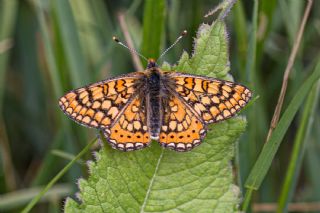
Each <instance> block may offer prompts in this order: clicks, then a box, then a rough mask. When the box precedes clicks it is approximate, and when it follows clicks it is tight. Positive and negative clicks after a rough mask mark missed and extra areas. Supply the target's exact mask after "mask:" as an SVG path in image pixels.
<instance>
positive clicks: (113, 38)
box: [112, 36, 120, 43]
mask: <svg viewBox="0 0 320 213" xmlns="http://www.w3.org/2000/svg"><path fill="white" fill-rule="evenodd" d="M112 40H114V41H115V42H117V43H119V42H120V41H119V39H118V38H117V37H115V36H112Z"/></svg>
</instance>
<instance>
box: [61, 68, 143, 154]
mask: <svg viewBox="0 0 320 213" xmlns="http://www.w3.org/2000/svg"><path fill="white" fill-rule="evenodd" d="M140 76H141V73H140V72H136V73H132V74H129V75H124V76H120V77H118V78H113V79H108V80H105V81H101V82H98V83H94V84H91V85H88V86H85V87H82V88H79V89H76V90H72V91H70V92H68V93H67V94H65V95H64V96H62V97H61V98H60V99H59V106H60V108H61V109H62V111H63V112H64V113H65V114H66V115H67V116H68V117H70V118H71V119H72V120H74V121H76V122H78V123H80V124H82V125H84V126H87V127H93V128H97V129H101V130H102V131H103V132H104V134H105V135H106V137H107V139H108V142H109V143H110V144H111V145H112V147H113V148H116V149H120V150H125V151H129V150H134V149H140V148H143V147H145V145H146V144H147V142H146V137H148V136H147V133H146V125H145V114H144V111H143V110H144V109H142V108H141V106H140V102H139V100H138V99H137V91H136V85H137V84H136V82H137V81H139V77H140ZM136 108H139V110H141V111H140V112H139V113H137V112H135V110H136ZM129 133H130V134H129ZM140 137H141V138H140Z"/></svg>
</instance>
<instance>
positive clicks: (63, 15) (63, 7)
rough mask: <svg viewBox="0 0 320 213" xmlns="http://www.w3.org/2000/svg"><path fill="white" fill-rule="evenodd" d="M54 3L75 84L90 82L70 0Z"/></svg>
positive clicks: (76, 85)
mask: <svg viewBox="0 0 320 213" xmlns="http://www.w3.org/2000/svg"><path fill="white" fill-rule="evenodd" d="M52 4H53V10H54V12H55V13H56V19H57V22H58V27H59V28H60V32H61V37H62V43H63V46H64V48H65V54H66V57H67V58H66V60H67V62H68V63H69V64H68V65H69V69H70V74H71V80H72V83H73V86H74V87H80V86H82V85H84V84H86V83H88V80H89V79H90V78H89V75H88V73H89V72H88V70H87V68H88V65H87V63H86V59H85V58H84V54H83V52H82V48H81V45H80V40H79V35H78V31H77V28H76V23H75V20H74V17H73V14H72V11H71V8H70V4H69V1H52Z"/></svg>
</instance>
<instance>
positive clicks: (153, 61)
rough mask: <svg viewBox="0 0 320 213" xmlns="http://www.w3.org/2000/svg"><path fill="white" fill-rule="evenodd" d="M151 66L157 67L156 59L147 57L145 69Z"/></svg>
mask: <svg viewBox="0 0 320 213" xmlns="http://www.w3.org/2000/svg"><path fill="white" fill-rule="evenodd" d="M153 67H158V65H157V63H156V60H154V59H153V58H149V59H148V65H147V69H151V68H153Z"/></svg>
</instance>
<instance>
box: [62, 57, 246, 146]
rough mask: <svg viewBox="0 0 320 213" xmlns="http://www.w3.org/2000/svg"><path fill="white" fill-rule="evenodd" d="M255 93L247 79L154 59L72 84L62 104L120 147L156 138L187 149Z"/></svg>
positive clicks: (147, 141) (72, 117)
mask: <svg viewBox="0 0 320 213" xmlns="http://www.w3.org/2000/svg"><path fill="white" fill-rule="evenodd" d="M251 96H252V92H251V91H250V90H249V89H248V88H247V87H245V86H243V85H241V84H237V83H234V82H230V81H224V80H219V79H216V78H210V77H204V76H198V75H192V74H185V73H180V72H169V71H163V70H161V69H160V68H159V67H158V66H157V64H156V62H155V60H154V59H149V60H148V65H147V69H146V70H145V71H140V72H133V73H129V74H125V75H122V76H119V77H116V78H110V79H107V80H103V81H100V82H97V83H93V84H90V85H88V86H85V87H81V88H79V89H75V90H72V91H70V92H68V93H67V94H65V95H64V96H62V97H61V98H60V99H59V106H60V108H61V109H62V111H63V112H64V113H65V114H66V115H67V116H68V117H69V118H71V119H72V120H74V121H76V122H77V123H79V124H82V125H84V126H87V127H93V128H97V129H99V130H101V131H102V132H103V134H104V136H105V137H106V139H107V141H108V142H109V144H110V145H111V146H112V148H114V149H118V150H122V151H132V150H138V149H142V148H145V147H147V146H149V145H150V143H151V140H156V141H158V142H159V144H160V145H161V146H162V147H165V148H169V149H173V150H175V151H179V152H184V151H189V150H191V149H193V148H194V147H196V146H198V145H200V143H201V142H202V140H203V139H204V137H205V135H206V132H207V127H208V124H211V123H217V122H220V121H223V120H225V119H228V118H231V117H233V116H235V115H236V113H237V112H239V111H240V110H241V109H242V108H243V107H244V106H245V105H246V104H247V103H248V102H249V100H250V98H251Z"/></svg>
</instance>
